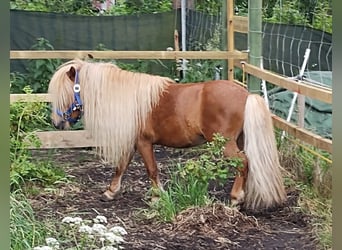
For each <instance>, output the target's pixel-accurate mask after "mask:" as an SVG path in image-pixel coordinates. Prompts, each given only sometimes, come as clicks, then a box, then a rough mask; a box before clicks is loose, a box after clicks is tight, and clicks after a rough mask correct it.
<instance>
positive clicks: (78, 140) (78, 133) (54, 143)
mask: <svg viewBox="0 0 342 250" xmlns="http://www.w3.org/2000/svg"><path fill="white" fill-rule="evenodd" d="M272 119H273V124H274V126H275V127H277V128H280V129H281V130H284V131H286V132H287V133H288V134H290V135H292V136H294V137H296V138H297V139H299V140H301V141H303V142H306V143H308V144H310V145H312V146H314V147H317V148H319V149H322V150H325V151H327V152H329V153H332V141H331V140H329V139H326V138H323V137H321V136H318V135H316V134H314V133H312V132H310V131H307V130H305V129H303V128H300V127H298V126H296V125H293V124H291V123H289V122H287V121H285V120H283V119H281V118H279V117H278V116H276V115H272ZM36 134H37V137H38V138H39V140H40V141H41V146H40V148H42V149H49V148H83V147H95V146H96V145H95V142H94V140H93V139H92V137H91V136H90V133H89V132H88V131H86V130H65V131H44V132H37V133H36ZM31 148H36V147H34V146H32V147H31Z"/></svg>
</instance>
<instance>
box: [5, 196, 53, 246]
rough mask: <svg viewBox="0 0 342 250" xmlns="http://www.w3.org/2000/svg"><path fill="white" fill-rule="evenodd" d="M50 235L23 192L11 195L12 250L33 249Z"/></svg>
mask: <svg viewBox="0 0 342 250" xmlns="http://www.w3.org/2000/svg"><path fill="white" fill-rule="evenodd" d="M47 233H48V228H47V227H46V224H44V223H42V222H39V221H37V220H36V218H35V216H34V212H33V209H32V207H31V205H30V203H29V202H28V200H27V198H26V196H25V195H24V194H23V193H22V191H21V190H16V191H15V192H12V193H11V195H10V239H11V250H23V249H31V248H32V247H33V246H36V245H38V244H41V243H42V242H44V240H45V236H46V234H47Z"/></svg>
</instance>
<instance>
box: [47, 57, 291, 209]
mask: <svg viewBox="0 0 342 250" xmlns="http://www.w3.org/2000/svg"><path fill="white" fill-rule="evenodd" d="M49 93H50V94H51V95H52V108H53V111H54V112H52V116H51V118H52V121H53V124H54V125H55V127H56V128H59V129H68V128H69V127H70V126H72V125H73V124H74V123H75V122H76V121H77V120H78V119H79V118H80V116H81V115H83V116H84V125H85V129H86V130H88V131H89V132H90V133H91V136H92V138H93V139H94V142H95V144H96V145H97V149H98V152H99V154H100V156H102V157H103V158H104V159H105V160H107V161H108V162H110V163H112V164H113V165H114V166H116V173H115V175H114V177H113V179H112V181H111V183H110V185H109V187H108V189H107V190H106V191H105V192H104V194H103V199H105V200H112V199H113V198H114V196H115V194H117V193H118V192H119V190H120V186H121V178H122V175H123V173H124V172H125V170H126V168H127V166H128V164H129V163H130V161H131V159H132V156H133V154H134V152H135V151H138V152H139V153H140V154H141V156H142V159H143V161H144V164H145V167H146V170H147V173H148V176H149V178H150V180H151V182H152V186H153V187H156V188H160V189H162V185H161V183H160V180H159V174H158V167H157V163H156V160H155V155H154V152H153V145H154V144H158V145H164V146H168V147H174V148H183V147H191V146H196V145H199V144H202V143H204V142H207V141H211V140H213V135H214V134H215V133H219V134H220V135H222V136H224V137H225V138H229V140H228V142H227V143H226V145H225V149H224V155H225V156H226V157H240V158H241V159H242V162H243V165H244V167H243V168H241V170H239V171H240V172H239V173H238V174H237V176H236V177H235V181H234V185H233V187H232V190H231V202H232V204H241V203H243V204H244V206H245V207H247V208H249V209H262V208H269V207H273V206H277V205H281V204H282V203H283V202H284V201H285V200H286V193H285V188H284V185H283V179H282V176H281V166H280V164H279V159H278V151H277V147H276V142H275V136H274V131H273V125H272V119H271V116H270V113H269V111H268V109H267V107H266V105H265V103H264V100H263V99H262V98H261V97H260V96H259V95H256V94H249V93H248V91H247V90H245V89H244V88H243V87H241V86H239V85H237V84H235V83H233V82H231V81H227V80H217V81H208V82H203V83H187V84H179V83H176V82H174V81H172V80H171V79H169V78H165V77H160V76H154V75H150V74H144V73H135V72H130V71H126V70H122V69H120V68H119V67H117V66H116V65H113V64H110V63H104V62H88V61H82V60H78V59H75V60H72V61H69V62H66V63H64V64H63V65H61V66H60V67H59V68H58V69H57V71H56V72H55V73H54V75H53V77H52V78H51V81H50V84H49Z"/></svg>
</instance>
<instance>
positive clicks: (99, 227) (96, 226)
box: [92, 223, 107, 235]
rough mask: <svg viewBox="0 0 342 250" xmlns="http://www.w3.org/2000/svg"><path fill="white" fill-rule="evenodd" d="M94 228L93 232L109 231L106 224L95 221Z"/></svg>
mask: <svg viewBox="0 0 342 250" xmlns="http://www.w3.org/2000/svg"><path fill="white" fill-rule="evenodd" d="M92 230H93V233H95V234H99V235H103V234H104V233H105V232H107V228H106V227H105V226H104V225H102V224H98V223H94V225H93V227H92Z"/></svg>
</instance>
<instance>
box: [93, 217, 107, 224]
mask: <svg viewBox="0 0 342 250" xmlns="http://www.w3.org/2000/svg"><path fill="white" fill-rule="evenodd" d="M94 222H95V223H107V218H106V217H105V216H102V215H98V216H96V218H95V219H94Z"/></svg>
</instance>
